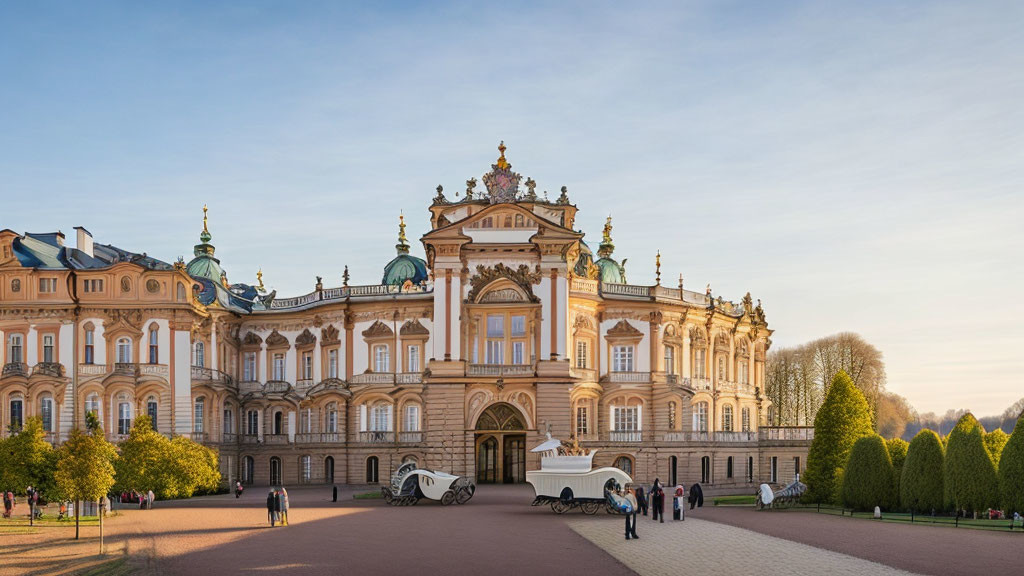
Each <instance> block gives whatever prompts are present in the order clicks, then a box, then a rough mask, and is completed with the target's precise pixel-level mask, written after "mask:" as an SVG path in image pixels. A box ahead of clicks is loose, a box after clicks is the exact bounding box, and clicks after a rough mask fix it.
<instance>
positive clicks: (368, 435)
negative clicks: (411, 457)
mask: <svg viewBox="0 0 1024 576" xmlns="http://www.w3.org/2000/svg"><path fill="white" fill-rule="evenodd" d="M359 441H360V442H362V443H364V444H388V443H391V442H394V441H395V433H394V432H385V431H369V432H360V433H359Z"/></svg>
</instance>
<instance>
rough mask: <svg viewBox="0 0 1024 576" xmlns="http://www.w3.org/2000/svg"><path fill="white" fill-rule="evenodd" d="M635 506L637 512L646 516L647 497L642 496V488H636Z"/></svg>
mask: <svg viewBox="0 0 1024 576" xmlns="http://www.w3.org/2000/svg"><path fill="white" fill-rule="evenodd" d="M636 505H637V511H638V512H640V513H641V514H643V515H644V516H647V495H646V494H644V487H643V486H637V487H636Z"/></svg>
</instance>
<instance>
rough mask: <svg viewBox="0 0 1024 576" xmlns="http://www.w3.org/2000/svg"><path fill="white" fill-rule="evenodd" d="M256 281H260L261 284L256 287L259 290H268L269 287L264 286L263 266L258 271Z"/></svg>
mask: <svg viewBox="0 0 1024 576" xmlns="http://www.w3.org/2000/svg"><path fill="white" fill-rule="evenodd" d="M256 281H257V282H259V286H257V287H256V290H258V291H259V292H266V291H267V289H266V288H264V287H263V268H260V269H259V270H257V271H256Z"/></svg>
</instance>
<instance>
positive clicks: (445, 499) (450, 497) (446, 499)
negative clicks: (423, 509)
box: [441, 490, 455, 506]
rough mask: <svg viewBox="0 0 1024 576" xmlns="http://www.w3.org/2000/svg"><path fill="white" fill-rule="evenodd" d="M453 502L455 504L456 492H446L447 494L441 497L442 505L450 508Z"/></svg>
mask: <svg viewBox="0 0 1024 576" xmlns="http://www.w3.org/2000/svg"><path fill="white" fill-rule="evenodd" d="M452 502H455V492H452V491H451V490H446V491H445V493H444V494H442V495H441V505H442V506H448V505H449V504H451V503H452Z"/></svg>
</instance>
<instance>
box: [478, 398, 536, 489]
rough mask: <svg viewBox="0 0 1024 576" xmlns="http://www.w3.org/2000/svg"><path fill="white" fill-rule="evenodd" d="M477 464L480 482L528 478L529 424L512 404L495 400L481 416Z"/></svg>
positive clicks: (513, 481)
mask: <svg viewBox="0 0 1024 576" xmlns="http://www.w3.org/2000/svg"><path fill="white" fill-rule="evenodd" d="M476 464H477V466H476V478H477V482H478V483H481V484H494V483H499V482H500V483H502V484H516V483H519V482H525V481H526V424H525V419H524V418H523V416H522V414H521V413H520V412H519V410H517V409H516V408H514V407H512V405H510V404H505V403H498V404H493V405H491V406H489V407H488V408H487V409H486V410H484V411H483V413H482V414H480V417H479V418H477V421H476Z"/></svg>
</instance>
